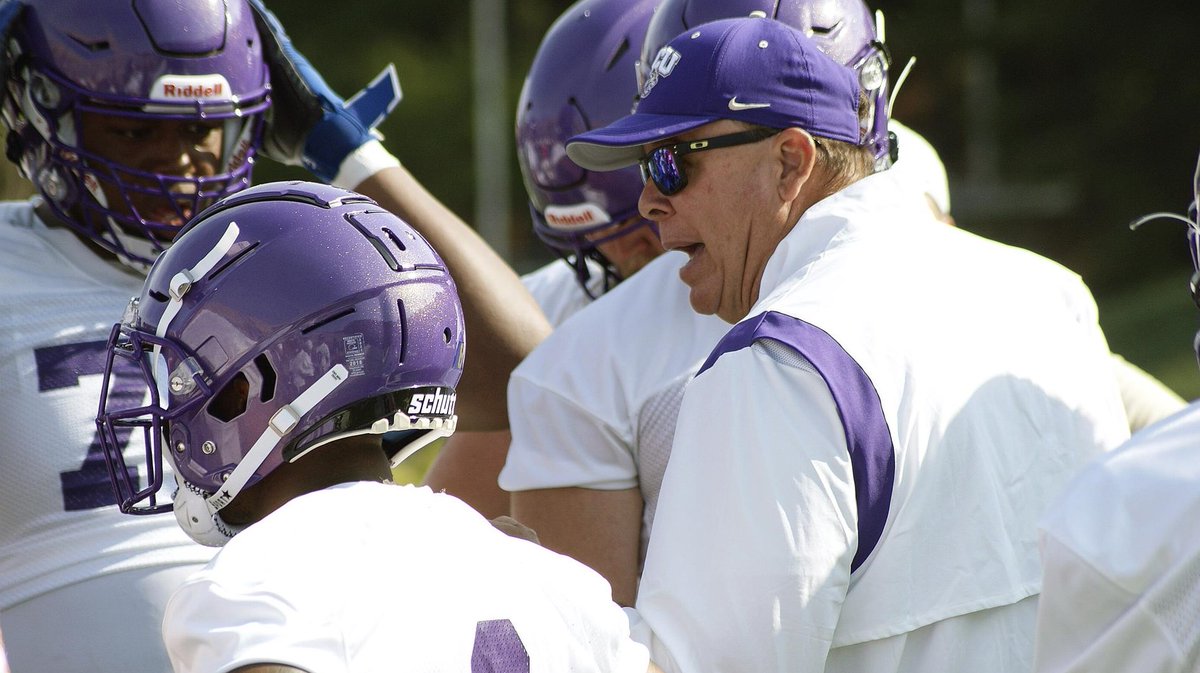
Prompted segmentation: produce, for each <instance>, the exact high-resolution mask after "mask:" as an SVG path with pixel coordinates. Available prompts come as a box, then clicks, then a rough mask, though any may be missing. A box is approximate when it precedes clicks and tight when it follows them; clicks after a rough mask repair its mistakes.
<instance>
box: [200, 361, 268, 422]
mask: <svg viewBox="0 0 1200 673" xmlns="http://www.w3.org/2000/svg"><path fill="white" fill-rule="evenodd" d="M255 362H256V363H257V362H258V359H257V358H256V359H255ZM273 376H274V373H273V372H272V377H273ZM272 380H273V379H272ZM272 389H273V387H272ZM249 397H250V382H249V381H248V380H247V379H246V375H245V373H243V372H238V373H237V374H235V375H234V376H233V378H231V379H229V382H228V383H226V384H225V387H224V388H221V390H220V392H218V393H217V394H216V395H214V396H213V398H212V401H211V402H209V403H208V415H209V416H212V417H213V418H215V419H217V420H219V421H223V422H225V423H228V422H229V421H232V420H233V419H235V418H237V417H238V416H241V415H242V414H244V413H246V401H247V399H248V398H249Z"/></svg>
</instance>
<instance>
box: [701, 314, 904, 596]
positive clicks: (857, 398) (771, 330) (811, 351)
mask: <svg viewBox="0 0 1200 673" xmlns="http://www.w3.org/2000/svg"><path fill="white" fill-rule="evenodd" d="M758 339H773V340H775V341H777V342H779V343H781V344H783V345H785V346H787V347H788V348H791V349H792V350H794V351H796V352H797V353H799V354H800V356H801V357H803V358H805V359H806V360H808V361H809V362H810V363H812V366H813V368H814V369H816V370H817V373H818V374H820V375H821V378H823V379H825V384H826V385H827V386H829V392H830V393H832V394H833V402H834V404H835V405H836V406H837V410H838V416H839V417H840V419H841V421H842V428H843V430H844V431H845V433H846V446H847V448H848V449H849V450H850V464H851V466H852V468H853V470H854V492H855V501H856V503H857V505H858V551H857V552H856V553H855V554H854V560H853V561H852V562H851V564H850V572H854V571H855V570H857V569H858V567H859V566H860V565H862V563H863V561H865V560H866V559H867V557H868V556H870V554H871V551H872V550H873V549H874V548H875V545H877V544H878V543H879V538H880V536H881V535H883V527H884V524H886V523H887V517H888V509H889V507H890V506H891V501H892V482H893V479H894V477H895V473H896V453H895V447H893V446H892V435H891V433H890V432H889V431H888V425H887V419H886V418H885V417H884V415H883V405H882V403H881V402H880V401H879V393H877V392H876V391H875V386H874V385H873V384H872V383H871V379H870V377H868V376H867V373H866V372H865V371H863V369H862V367H860V366H859V365H858V363H857V362H855V361H854V358H852V357H850V354H849V353H847V352H846V351H845V349H843V348H842V347H841V345H840V344H838V342H837V341H835V340H834V338H833V337H831V336H829V334H827V333H826V332H825V331H824V330H822V329H821V328H819V327H817V326H815V325H810V324H809V323H807V322H804V321H803V320H801V319H799V318H793V317H791V316H789V315H784V314H782V313H777V312H775V311H768V312H767V313H763V314H760V315H757V316H754V317H752V318H748V319H746V320H743V321H742V322H740V323H738V324H737V325H735V326H734V327H733V329H731V330H730V331H729V333H728V334H726V335H725V336H724V338H722V339H721V341H720V343H718V344H717V347H716V348H715V349H713V352H712V354H710V355H709V356H708V359H707V360H706V361H705V362H704V365H703V366H701V367H700V371H699V372H697V373H696V375H697V376H699V375H700V374H703V373H704V371H705V370H707V369H708V368H709V367H712V366H713V364H715V363H716V361H717V359H718V358H720V357H721V356H722V355H724V354H725V353H731V352H733V351H737V350H741V349H743V348H746V347H747V346H749V345H751V344H753V343H754V342H755V341H757V340H758Z"/></svg>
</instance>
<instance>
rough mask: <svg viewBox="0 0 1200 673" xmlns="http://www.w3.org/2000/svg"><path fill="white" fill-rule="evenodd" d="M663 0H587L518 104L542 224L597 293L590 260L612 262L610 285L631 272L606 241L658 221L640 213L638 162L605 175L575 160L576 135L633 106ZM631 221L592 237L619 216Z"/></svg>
mask: <svg viewBox="0 0 1200 673" xmlns="http://www.w3.org/2000/svg"><path fill="white" fill-rule="evenodd" d="M655 2H656V0H580V2H576V3H575V4H574V5H571V7H570V8H569V9H567V11H565V12H564V13H563V14H562V16H560V17H559V18H558V19H557V20H556V21H555V22H554V24H553V25H552V26H550V30H548V31H547V32H546V36H545V37H544V38H543V39H542V43H541V46H539V47H538V51H537V54H536V55H535V56H534V58H533V64H532V65H531V66H530V68H529V75H528V77H527V78H526V79H525V86H524V87H523V88H522V89H521V98H520V101H519V102H518V103H517V161H518V163H519V164H520V166H521V175H522V177H523V178H524V180H525V191H526V192H527V193H528V194H529V210H530V212H531V214H532V216H533V230H534V232H535V233H537V235H538V238H540V239H542V241H543V242H544V243H545V244H546V245H548V246H550V248H552V249H553V250H554V251H555V252H557V253H558V254H559V255H560V256H561V257H562V258H563V259H564V260H565V261H566V262H567V263H568V264H570V265H571V266H572V268H574V269H575V277H576V280H578V281H579V284H580V286H581V287H582V288H583V291H584V292H585V293H587V294H588V296H592V295H593V292H592V289H591V287H589V284H588V280H589V278H590V277H591V273H590V271H589V269H588V260H592V261H593V262H595V263H597V264H599V266H600V267H601V268H603V269H604V272H603V273H604V283H603V290H608V289H609V288H611V287H612V286H613V285H615V284H616V283H617V282H618V281H620V280H621V276H620V274H619V273H618V272H617V269H616V268H615V267H614V266H613V265H612V264H611V263H610V262H609V260H607V259H605V258H604V256H603V255H602V254H601V253H600V251H599V250H597V249H596V244H597V243H603V242H605V241H609V240H612V239H614V238H616V237H618V236H622V235H625V234H628V233H630V232H631V231H633V230H635V229H637V228H639V227H643V226H652V225H651V224H650V222H649V221H648V220H646V219H643V218H642V217H641V216H640V215H639V214H638V207H637V204H638V198H639V197H640V196H641V193H642V179H641V175H640V174H639V172H638V169H637V167H636V166H631V167H629V168H626V169H622V170H619V171H611V172H607V173H596V172H593V171H587V170H584V169H582V168H580V167H579V166H577V165H576V164H575V163H574V162H573V161H571V160H570V159H568V158H567V153H566V141H567V139H568V138H570V137H572V136H574V135H576V134H579V133H583V132H584V131H588V130H590V129H594V128H600V127H602V126H605V125H607V124H610V123H612V122H613V121H616V120H617V119H618V118H620V117H623V116H625V115H627V114H629V111H630V109H631V108H632V107H633V101H634V97H635V96H636V95H637V81H636V73H635V71H634V66H635V62H636V59H637V54H638V49H639V48H640V46H641V44H642V40H643V37H644V36H645V34H646V25H647V24H648V23H649V21H650V15H651V13H652V12H653V10H654V5H655ZM630 218H633V221H632V222H630V223H629V224H627V225H626V226H624V227H621V228H620V229H618V230H616V231H614V232H613V233H611V234H606V235H605V236H604V237H603V238H599V239H591V240H589V238H588V236H589V234H595V233H596V232H598V231H602V230H604V229H606V228H609V227H612V226H613V225H615V224H618V223H620V222H624V221H626V220H629V219H630Z"/></svg>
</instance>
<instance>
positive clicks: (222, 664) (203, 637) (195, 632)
mask: <svg viewBox="0 0 1200 673" xmlns="http://www.w3.org/2000/svg"><path fill="white" fill-rule="evenodd" d="M339 633H340V629H339V628H337V627H336V625H328V624H326V625H317V624H310V623H308V622H307V621H306V620H305V619H303V615H301V614H299V612H298V611H297V610H296V609H295V607H294V606H292V605H291V604H289V603H288V602H287V601H286V600H284V599H283V598H282V597H280V596H279V595H277V594H275V593H274V592H270V591H266V590H263V591H259V592H233V591H230V590H228V589H226V588H225V587H223V586H221V585H220V584H217V583H216V582H212V581H209V580H203V579H193V580H189V581H188V582H185V583H184V584H183V585H182V586H181V587H179V589H177V590H176V591H175V593H174V595H172V596H171V600H170V601H169V602H168V603H167V608H166V613H165V615H164V616H163V641H164V642H165V643H166V646H167V654H168V656H169V657H170V659H171V667H172V668H173V669H174V670H175V673H226V672H227V671H233V670H236V669H238V668H240V667H242V666H247V665H250V664H256V663H275V664H284V665H287V666H293V667H295V668H299V669H301V670H305V671H314V672H315V671H320V672H321V673H326V672H329V673H338V672H339V671H347V670H348V668H347V663H346V660H345V659H344V657H343V656H341V655H342V654H343V652H344V649H345V648H344V647H343V645H342V642H341V640H340V639H339V638H338V634H339Z"/></svg>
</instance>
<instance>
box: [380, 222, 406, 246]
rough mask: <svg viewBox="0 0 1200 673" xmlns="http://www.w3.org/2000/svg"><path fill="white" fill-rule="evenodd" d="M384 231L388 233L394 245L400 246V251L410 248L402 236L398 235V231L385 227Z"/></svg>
mask: <svg viewBox="0 0 1200 673" xmlns="http://www.w3.org/2000/svg"><path fill="white" fill-rule="evenodd" d="M383 233H385V234H387V236H388V238H389V239H391V241H392V244H393V245H395V246H396V247H397V248H400V252H405V251H406V250H408V248H407V247H406V246H405V245H404V241H402V240H400V237H399V236H397V235H396V232H394V231H392V230H391V229H388V228H387V227H384V228H383Z"/></svg>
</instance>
